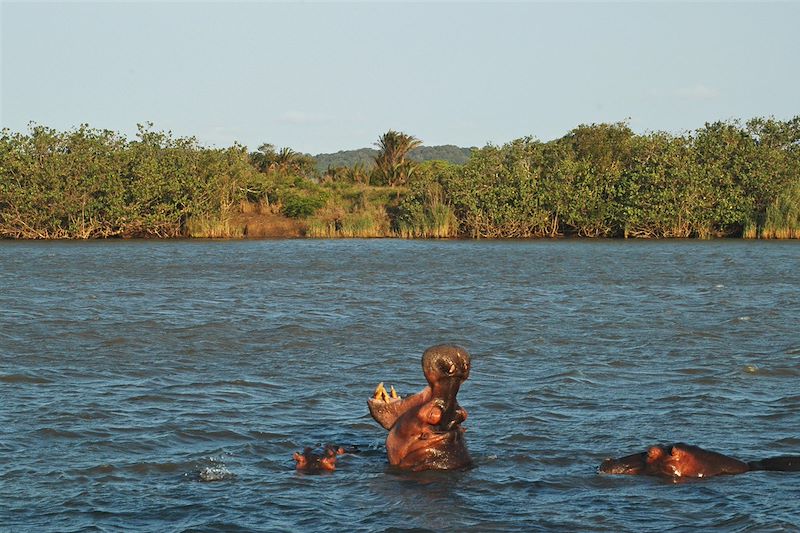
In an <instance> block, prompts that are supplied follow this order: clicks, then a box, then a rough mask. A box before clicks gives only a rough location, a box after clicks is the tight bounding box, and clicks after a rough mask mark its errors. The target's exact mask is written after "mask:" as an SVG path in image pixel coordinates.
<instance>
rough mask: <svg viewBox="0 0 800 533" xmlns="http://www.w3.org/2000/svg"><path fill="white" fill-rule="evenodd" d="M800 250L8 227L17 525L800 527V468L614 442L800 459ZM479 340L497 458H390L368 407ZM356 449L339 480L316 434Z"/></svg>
mask: <svg viewBox="0 0 800 533" xmlns="http://www.w3.org/2000/svg"><path fill="white" fill-rule="evenodd" d="M799 259H800V248H799V247H798V246H797V245H796V244H795V243H765V242H741V241H718V242H620V241H610V242H607V241H602V242H590V241H537V242H414V241H385V240H378V241H312V240H303V241H257V242H256V241H253V242H202V241H181V242H178V241H173V242H155V241H147V242H137V241H129V242H98V243H95V242H90V243H61V242H55V243H17V242H2V243H0V310H1V311H0V397H2V400H0V401H1V402H2V409H0V457H1V458H2V460H3V461H2V464H3V468H2V469H0V502H2V505H0V530H4V528H5V529H7V530H10V531H26V530H29V531H41V530H54V531H83V530H86V531H90V530H96V529H95V528H99V529H101V530H115V529H124V530H147V531H154V530H174V531H183V530H201V531H202V530H220V529H222V530H241V531H250V530H306V529H312V530H329V531H339V530H342V529H348V530H364V531H376V530H378V531H380V530H387V529H392V528H396V529H400V530H402V529H414V528H417V529H423V530H437V531H438V530H476V531H487V530H512V529H515V530H516V529H525V530H581V531H591V530H597V531H621V530H629V531H642V530H645V531H646V530H655V531H662V530H664V529H670V528H679V529H687V528H710V527H723V528H725V529H730V530H742V531H750V530H761V529H767V530H775V529H795V528H797V527H798V526H800V523H799V522H800V520H799V519H798V515H797V506H796V503H795V502H796V501H797V499H798V496H800V493H798V489H797V487H798V486H799V485H798V481H800V478H798V477H797V476H798V475H797V474H781V473H768V472H754V473H748V474H744V475H740V476H735V477H729V478H715V479H712V480H705V481H702V482H695V483H683V484H679V485H673V484H670V483H665V482H663V481H660V480H657V479H648V478H628V477H611V476H601V475H598V474H597V473H596V468H597V466H598V465H599V463H600V462H601V461H602V459H604V458H605V457H609V456H620V455H624V454H627V453H632V452H635V451H639V450H641V449H644V447H646V446H648V445H650V444H654V443H659V442H677V441H685V442H690V443H694V444H698V445H701V446H703V447H706V448H709V449H715V450H719V451H722V452H725V453H728V454H730V455H733V456H736V457H740V458H742V459H745V460H750V459H757V458H760V457H764V456H768V455H777V454H800V440H798V436H797V428H798V427H800V396H799V395H798V394H797V392H796V391H797V390H798V389H797V383H798V379H800V334H798V327H797V324H798V319H800V293H799V292H798V287H800V270H798V269H797V265H798V264H800V261H798V260H799ZM441 342H454V343H458V344H462V345H464V346H466V347H467V348H468V349H469V351H470V353H471V354H472V355H473V369H472V373H471V376H470V379H469V381H467V382H466V383H465V384H464V385H463V387H462V389H461V392H460V393H459V403H461V405H463V406H464V407H465V408H466V409H467V411H468V412H469V419H468V421H467V423H466V427H467V429H468V431H467V433H466V438H467V442H468V445H469V448H470V452H471V455H472V456H473V459H474V460H475V463H476V464H475V467H474V468H472V469H469V470H466V471H460V472H449V473H422V474H408V473H405V472H398V471H395V470H393V469H390V468H389V467H388V466H387V463H386V458H385V452H384V449H383V439H384V438H385V431H384V430H383V429H382V428H380V427H379V426H378V425H377V424H376V423H374V422H373V421H372V419H371V418H370V417H369V415H368V413H367V409H366V398H367V397H368V396H369V395H370V393H371V392H372V390H373V389H374V387H375V385H376V384H377V383H378V382H379V381H387V382H390V383H392V384H393V385H394V386H395V387H396V388H397V389H398V391H399V392H400V393H401V394H404V395H405V394H409V393H413V392H416V391H418V390H419V389H421V388H422V386H423V385H424V384H425V381H424V378H423V376H422V372H421V369H420V364H419V360H420V356H421V353H422V351H423V350H424V349H425V348H426V347H428V346H430V345H433V344H437V343H441ZM326 443H336V444H342V445H345V446H350V447H355V448H356V450H355V453H350V454H347V455H345V456H342V457H341V458H340V459H339V461H338V462H337V470H336V472H335V473H333V474H331V475H314V476H312V475H302V474H298V473H297V472H295V471H294V468H293V467H294V462H293V460H292V453H293V452H294V451H297V450H300V449H302V448H303V447H305V446H319V445H323V444H326Z"/></svg>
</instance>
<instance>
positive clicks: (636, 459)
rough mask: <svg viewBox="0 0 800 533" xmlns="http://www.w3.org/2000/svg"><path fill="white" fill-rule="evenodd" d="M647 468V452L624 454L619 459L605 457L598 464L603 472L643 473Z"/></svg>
mask: <svg viewBox="0 0 800 533" xmlns="http://www.w3.org/2000/svg"><path fill="white" fill-rule="evenodd" d="M646 468H647V452H642V453H634V454H632V455H626V456H625V457H620V458H619V459H606V460H605V461H603V462H602V464H601V465H600V468H599V471H600V472H601V473H603V474H630V475H634V476H635V475H638V474H644V473H645V470H646Z"/></svg>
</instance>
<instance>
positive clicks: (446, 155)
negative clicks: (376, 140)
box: [313, 144, 473, 173]
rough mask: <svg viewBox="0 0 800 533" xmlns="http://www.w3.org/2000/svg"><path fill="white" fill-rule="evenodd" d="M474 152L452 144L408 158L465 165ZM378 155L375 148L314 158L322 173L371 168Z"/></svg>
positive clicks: (428, 148) (429, 148) (421, 150)
mask: <svg viewBox="0 0 800 533" xmlns="http://www.w3.org/2000/svg"><path fill="white" fill-rule="evenodd" d="M472 150H473V149H472V148H461V147H459V146H454V145H452V144H444V145H441V146H420V147H418V148H414V149H413V150H411V152H410V153H409V154H408V158H409V159H411V160H414V161H431V160H442V161H449V162H450V163H455V164H458V165H463V164H464V163H466V162H467V160H468V159H469V154H470V152H472ZM376 155H378V150H376V149H374V148H359V149H357V150H340V151H338V152H336V153H332V154H317V155H315V156H313V157H314V159H315V160H316V161H317V170H319V172H320V173H322V172H325V170H327V169H328V167H352V166H354V165H356V163H361V164H362V165H364V166H365V167H368V168H369V167H371V166H372V165H373V164H374V163H375V159H374V158H375V156H376Z"/></svg>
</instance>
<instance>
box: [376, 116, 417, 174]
mask: <svg viewBox="0 0 800 533" xmlns="http://www.w3.org/2000/svg"><path fill="white" fill-rule="evenodd" d="M421 144H422V141H420V140H419V139H417V138H416V137H414V136H413V135H407V134H405V133H402V132H399V131H394V130H389V131H387V132H386V133H384V134H383V135H382V136H381V137H380V138H379V139H378V142H376V143H375V146H377V147H378V149H379V150H380V152H379V153H378V155H377V156H375V165H376V169H375V171H376V174H377V176H378V177H379V178H380V180H381V181H382V182H384V183H387V184H389V185H390V186H392V187H394V186H395V185H402V184H403V183H405V182H406V181H407V180H408V178H409V177H410V176H411V174H412V172H413V170H414V167H413V164H412V163H411V161H406V155H408V152H410V151H411V150H413V149H414V148H416V147H417V146H420V145H421Z"/></svg>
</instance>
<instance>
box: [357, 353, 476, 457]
mask: <svg viewBox="0 0 800 533" xmlns="http://www.w3.org/2000/svg"><path fill="white" fill-rule="evenodd" d="M422 370H423V372H424V374H425V379H426V380H427V381H428V386H427V387H425V388H424V389H423V390H422V391H420V392H418V393H417V394H413V395H411V396H407V397H405V398H403V397H401V396H400V395H399V394H397V391H396V390H395V389H394V387H391V386H390V388H389V390H388V391H387V389H386V387H385V386H384V384H383V383H379V384H378V386H377V387H376V389H375V392H374V393H373V395H372V397H371V398H369V399H368V400H367V406H368V407H369V411H370V414H371V415H372V417H373V418H374V419H375V420H376V421H377V422H378V423H379V424H380V425H381V426H383V427H384V428H385V429H388V430H389V435H388V437H387V438H386V451H387V455H388V457H389V463H390V464H392V465H395V466H399V467H401V468H408V469H410V470H428V469H450V468H459V467H461V466H466V465H468V464H470V463H471V459H470V457H469V454H468V453H467V448H466V444H465V443H464V438H463V433H464V429H463V428H462V427H461V424H462V423H463V422H464V421H465V420H466V419H467V412H466V411H465V410H464V409H463V408H462V407H461V406H460V405H459V404H458V401H457V400H456V396H457V394H458V391H459V388H460V387H461V384H462V383H463V382H464V381H465V380H466V379H467V378H468V377H469V370H470V357H469V354H468V353H467V351H466V350H464V349H463V348H461V347H458V346H451V345H439V346H434V347H432V348H429V349H427V350H426V351H425V353H424V354H423V356H422Z"/></svg>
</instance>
